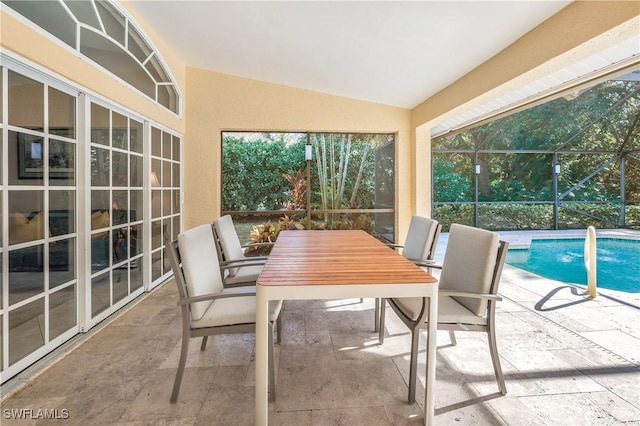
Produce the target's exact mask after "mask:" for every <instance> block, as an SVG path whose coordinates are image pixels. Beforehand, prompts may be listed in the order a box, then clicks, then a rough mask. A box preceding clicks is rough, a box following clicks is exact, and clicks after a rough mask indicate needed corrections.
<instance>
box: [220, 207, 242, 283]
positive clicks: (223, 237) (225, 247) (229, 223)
mask: <svg viewBox="0 0 640 426" xmlns="http://www.w3.org/2000/svg"><path fill="white" fill-rule="evenodd" d="M213 226H215V227H216V233H217V234H218V240H219V243H220V248H221V249H222V255H223V256H224V260H227V261H229V260H239V259H244V250H242V245H241V244H240V239H239V238H238V233H237V232H236V228H235V227H234V226H233V220H232V219H231V216H229V215H224V216H221V217H219V218H217V219H215V220H214V221H213ZM228 271H229V275H230V276H232V277H233V276H235V275H236V274H237V273H238V268H230V269H229V270H228Z"/></svg>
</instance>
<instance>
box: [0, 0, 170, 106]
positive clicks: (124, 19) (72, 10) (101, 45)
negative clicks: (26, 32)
mask: <svg viewBox="0 0 640 426" xmlns="http://www.w3.org/2000/svg"><path fill="white" fill-rule="evenodd" d="M2 3H3V4H4V5H6V6H8V7H10V8H11V9H13V10H14V11H16V12H17V13H19V14H20V15H22V16H24V17H25V18H26V19H28V20H30V21H32V22H33V23H34V24H36V25H38V26H39V27H41V28H42V29H44V30H45V31H47V32H49V33H50V34H52V35H53V36H55V37H56V38H58V39H59V40H60V41H62V42H63V43H65V44H67V45H69V46H70V47H71V48H73V49H75V50H76V51H78V52H79V53H80V54H82V55H83V56H85V57H87V58H88V59H90V60H91V61H93V62H95V63H96V64H98V65H99V66H101V67H102V68H104V69H105V70H107V71H108V72H110V73H112V74H114V75H116V76H117V77H119V78H120V79H122V80H123V81H125V82H126V83H128V84H130V85H131V86H133V87H135V88H136V89H138V90H139V91H140V92H142V93H143V94H144V95H146V96H148V97H149V98H151V99H153V100H154V101H155V102H157V103H158V104H160V105H162V106H164V107H165V108H167V109H169V110H170V111H172V112H174V113H176V114H179V113H180V105H181V102H180V94H179V92H178V89H177V85H176V83H175V82H174V80H173V78H172V77H171V74H170V73H169V72H168V70H167V67H166V66H165V64H164V62H163V60H162V58H161V57H160V55H158V53H157V52H156V51H155V50H154V48H153V47H152V46H151V44H150V43H149V42H148V41H147V40H146V39H145V37H144V35H143V33H142V32H141V31H140V30H139V29H137V28H136V25H135V23H134V22H133V21H132V20H131V19H130V18H129V17H128V16H127V15H126V12H125V11H123V10H122V9H121V8H120V7H119V6H117V5H116V4H115V3H114V2H112V1H110V0H84V1H72V2H70V1H62V0H57V1H10V0H2Z"/></svg>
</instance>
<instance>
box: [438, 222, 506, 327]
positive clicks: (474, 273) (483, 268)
mask: <svg viewBox="0 0 640 426" xmlns="http://www.w3.org/2000/svg"><path fill="white" fill-rule="evenodd" d="M506 246H507V244H506V243H501V242H500V241H499V236H498V234H496V233H495V232H491V231H487V230H485V229H479V228H473V227H471V226H465V225H460V224H452V225H451V228H450V230H449V242H448V243H447V250H446V252H445V255H444V263H443V265H442V273H441V274H440V288H441V289H448V290H455V291H466V292H471V293H493V294H495V293H497V291H498V283H499V281H500V275H501V274H502V266H503V264H504V259H505V257H506ZM455 299H456V300H457V301H458V302H459V303H461V304H463V305H464V306H465V307H466V308H467V309H469V310H470V311H472V312H474V313H475V314H476V315H480V316H482V315H484V314H485V313H486V310H487V301H486V300H477V299H470V298H465V297H455Z"/></svg>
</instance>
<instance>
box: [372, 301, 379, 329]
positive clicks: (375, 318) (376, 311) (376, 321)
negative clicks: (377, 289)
mask: <svg viewBox="0 0 640 426" xmlns="http://www.w3.org/2000/svg"><path fill="white" fill-rule="evenodd" d="M379 327H380V299H379V298H377V297H376V307H375V309H374V311H373V331H378V330H379V329H380V328H379Z"/></svg>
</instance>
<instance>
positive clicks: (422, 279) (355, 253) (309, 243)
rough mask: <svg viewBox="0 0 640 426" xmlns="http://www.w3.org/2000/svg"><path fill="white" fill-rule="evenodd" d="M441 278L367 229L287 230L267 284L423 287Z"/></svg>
mask: <svg viewBox="0 0 640 426" xmlns="http://www.w3.org/2000/svg"><path fill="white" fill-rule="evenodd" d="M435 282H436V279H435V278H434V277H433V276H431V275H430V274H428V273H427V272H425V271H423V270H422V269H420V268H419V267H418V266H416V265H414V264H413V263H412V262H410V261H409V260H407V259H406V258H404V257H402V256H401V255H399V254H398V253H396V252H395V251H394V250H392V249H390V248H389V247H387V246H386V245H385V244H383V243H382V242H380V241H378V240H377V239H375V238H374V237H372V236H371V235H369V234H367V233H366V232H364V231H329V230H324V231H282V232H280V234H279V235H278V239H277V240H276V243H275V245H274V247H273V249H272V251H271V253H270V254H269V258H268V260H267V263H266V264H265V266H264V269H263V270H262V273H261V274H260V277H259V278H258V284H259V285H262V286H279V285H287V286H302V285H338V284H369V285H371V284H390V283H398V284H412V283H415V284H424V283H435Z"/></svg>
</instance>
